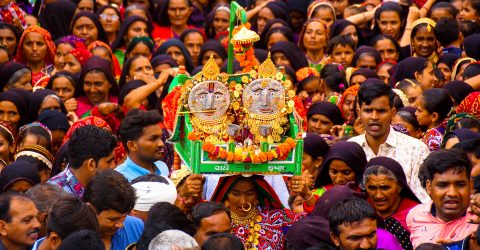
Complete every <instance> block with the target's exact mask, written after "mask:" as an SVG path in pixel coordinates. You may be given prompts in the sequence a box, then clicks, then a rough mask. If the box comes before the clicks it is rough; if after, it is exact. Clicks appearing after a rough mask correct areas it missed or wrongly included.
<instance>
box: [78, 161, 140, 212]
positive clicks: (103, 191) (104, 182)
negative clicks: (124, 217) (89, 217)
mask: <svg viewBox="0 0 480 250" xmlns="http://www.w3.org/2000/svg"><path fill="white" fill-rule="evenodd" d="M83 200H84V201H85V202H88V203H90V204H92V205H93V206H94V207H95V209H96V210H97V213H101V212H102V211H105V210H114V211H117V212H119V213H122V214H125V213H128V212H130V211H131V210H132V209H133V207H134V206H135V201H136V200H137V197H136V195H135V189H134V188H133V187H132V186H130V184H129V183H128V180H127V179H126V178H125V177H124V176H123V175H122V174H120V173H119V172H117V171H115V170H110V169H109V170H103V171H101V172H100V173H98V174H97V175H95V176H94V177H93V178H92V180H90V182H89V183H88V185H87V188H85V193H84V194H83Z"/></svg>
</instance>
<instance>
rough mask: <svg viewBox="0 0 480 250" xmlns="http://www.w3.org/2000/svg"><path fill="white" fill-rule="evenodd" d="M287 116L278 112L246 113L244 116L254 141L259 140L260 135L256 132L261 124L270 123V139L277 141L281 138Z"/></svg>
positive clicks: (285, 128)
mask: <svg viewBox="0 0 480 250" xmlns="http://www.w3.org/2000/svg"><path fill="white" fill-rule="evenodd" d="M287 121H288V120H287V118H286V117H285V114H283V113H281V112H280V113H278V114H271V115H257V114H253V113H247V115H246V117H245V121H244V122H245V125H247V126H248V127H250V133H252V134H253V135H255V141H256V142H258V141H260V135H259V132H258V127H259V126H261V125H270V126H271V127H272V128H273V130H272V135H271V136H272V139H273V142H279V141H281V139H282V137H281V136H282V135H283V134H284V133H285V131H286V130H287V127H285V125H286V123H287Z"/></svg>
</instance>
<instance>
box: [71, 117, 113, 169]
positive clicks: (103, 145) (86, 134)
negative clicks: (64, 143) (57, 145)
mask: <svg viewBox="0 0 480 250" xmlns="http://www.w3.org/2000/svg"><path fill="white" fill-rule="evenodd" d="M116 146H117V138H116V137H115V136H114V135H113V134H111V133H109V132H107V131H106V130H105V129H101V128H98V127H95V126H92V125H87V126H83V127H80V128H78V129H76V130H75V131H74V132H73V135H72V137H71V138H70V140H69V143H68V158H69V166H70V167H71V168H73V169H78V168H80V167H81V166H82V164H83V162H85V161H86V160H88V159H90V158H93V159H94V160H95V162H96V163H98V161H99V160H100V159H101V158H103V157H107V156H109V155H110V154H111V153H112V151H113V149H114V148H115V147H116Z"/></svg>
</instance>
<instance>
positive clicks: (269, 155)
mask: <svg viewBox="0 0 480 250" xmlns="http://www.w3.org/2000/svg"><path fill="white" fill-rule="evenodd" d="M189 137H191V138H193V137H194V136H190V135H189ZM296 145H297V142H296V141H295V140H294V139H293V138H290V137H288V138H287V139H286V140H285V142H283V143H281V144H279V145H278V146H277V147H275V148H273V149H271V150H269V151H267V152H258V153H256V152H255V150H254V148H253V147H248V148H235V152H228V151H227V150H226V149H225V148H223V147H220V146H215V145H214V144H212V143H209V142H205V143H204V144H203V146H202V149H203V151H205V152H207V153H208V157H209V158H210V159H212V160H214V159H222V160H227V161H228V162H243V163H253V164H260V163H265V162H267V161H272V160H274V159H279V160H284V159H286V158H287V157H288V154H289V153H290V152H291V151H292V150H293V149H294V148H295V146H296Z"/></svg>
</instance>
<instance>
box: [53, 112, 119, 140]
mask: <svg viewBox="0 0 480 250" xmlns="http://www.w3.org/2000/svg"><path fill="white" fill-rule="evenodd" d="M87 125H93V126H95V127H99V128H103V129H105V130H107V131H108V132H110V133H112V129H111V128H110V126H109V125H108V123H107V122H106V121H105V120H103V119H102V118H100V117H96V116H88V117H85V118H83V119H80V120H78V121H76V122H74V123H73V124H72V126H70V129H68V131H67V133H66V134H65V137H64V138H63V143H62V144H65V142H67V141H68V140H70V138H71V137H72V135H73V132H75V130H77V129H78V128H81V127H84V126H87Z"/></svg>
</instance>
